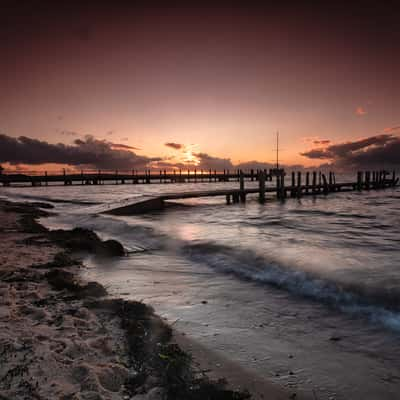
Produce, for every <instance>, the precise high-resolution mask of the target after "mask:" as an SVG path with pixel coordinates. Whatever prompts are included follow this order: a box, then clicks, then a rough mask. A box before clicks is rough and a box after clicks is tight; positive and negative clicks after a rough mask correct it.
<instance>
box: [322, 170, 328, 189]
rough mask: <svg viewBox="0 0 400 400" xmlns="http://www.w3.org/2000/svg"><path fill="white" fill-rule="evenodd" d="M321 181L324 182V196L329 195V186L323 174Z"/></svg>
mask: <svg viewBox="0 0 400 400" xmlns="http://www.w3.org/2000/svg"><path fill="white" fill-rule="evenodd" d="M322 180H323V182H324V194H328V193H329V186H328V182H327V180H326V176H325V174H322Z"/></svg>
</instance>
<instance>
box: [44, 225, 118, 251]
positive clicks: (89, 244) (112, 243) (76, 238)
mask: <svg viewBox="0 0 400 400" xmlns="http://www.w3.org/2000/svg"><path fill="white" fill-rule="evenodd" d="M50 237H51V238H52V239H53V240H54V241H55V242H56V243H59V244H60V245H61V246H65V247H66V248H68V249H69V250H72V251H87V252H90V253H95V254H100V255H103V256H109V257H111V256H123V255H125V249H124V247H123V246H122V244H121V243H119V242H118V241H116V240H106V241H104V242H103V241H102V240H101V239H100V238H99V237H98V236H97V235H96V233H94V232H93V231H91V230H90V229H85V228H74V229H72V230H70V231H65V230H63V229H58V230H55V231H51V232H50Z"/></svg>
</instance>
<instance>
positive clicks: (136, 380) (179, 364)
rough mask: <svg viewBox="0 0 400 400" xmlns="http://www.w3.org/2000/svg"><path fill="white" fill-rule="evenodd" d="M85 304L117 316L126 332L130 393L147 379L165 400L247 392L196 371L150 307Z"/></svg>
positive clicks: (218, 398)
mask: <svg viewBox="0 0 400 400" xmlns="http://www.w3.org/2000/svg"><path fill="white" fill-rule="evenodd" d="M85 305H86V306H88V307H94V308H99V309H103V310H104V309H106V310H108V311H111V313H112V314H113V315H117V316H118V317H119V319H120V321H121V327H122V328H123V330H124V331H125V334H126V338H127V342H128V347H129V358H130V363H131V366H132V367H133V369H134V370H135V371H136V373H135V374H134V375H133V376H131V377H130V378H129V379H128V382H126V384H125V386H126V387H127V388H128V390H129V391H130V393H131V394H132V395H135V394H139V393H143V392H146V391H147V389H148V381H149V380H151V381H152V386H157V387H160V388H162V390H163V392H162V393H163V398H164V399H166V400H245V399H249V398H250V394H249V393H248V392H247V391H246V392H237V391H232V390H229V389H227V388H226V387H225V382H224V381H222V380H221V381H218V382H214V381H211V380H209V379H208V378H207V377H206V376H205V375H203V374H199V373H197V372H196V371H195V370H194V368H193V366H192V358H191V356H190V355H189V354H188V353H186V352H184V351H183V350H182V349H180V348H179V346H178V345H176V344H173V343H170V340H171V336H172V329H171V327H170V326H169V325H167V324H166V323H165V322H164V321H163V320H162V319H161V318H160V317H158V316H157V315H156V314H154V311H153V309H152V308H151V307H149V306H147V305H146V304H144V303H141V302H136V301H125V300H122V299H105V300H98V301H88V302H86V304H85Z"/></svg>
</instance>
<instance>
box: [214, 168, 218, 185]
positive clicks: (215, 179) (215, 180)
mask: <svg viewBox="0 0 400 400" xmlns="http://www.w3.org/2000/svg"><path fill="white" fill-rule="evenodd" d="M214 182H217V170H216V169H214Z"/></svg>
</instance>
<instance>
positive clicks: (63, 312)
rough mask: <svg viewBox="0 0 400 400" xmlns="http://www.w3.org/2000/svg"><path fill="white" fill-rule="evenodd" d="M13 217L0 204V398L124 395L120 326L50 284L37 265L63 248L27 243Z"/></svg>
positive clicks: (124, 376)
mask: <svg viewBox="0 0 400 400" xmlns="http://www.w3.org/2000/svg"><path fill="white" fill-rule="evenodd" d="M17 220H18V214H17V213H13V212H7V213H6V212H4V211H3V210H0V221H1V231H0V255H1V256H0V277H1V281H0V293H1V297H0V361H1V362H0V398H6V399H16V400H17V399H65V400H67V399H71V400H72V399H77V400H78V399H93V400H94V399H99V400H100V399H104V400H106V399H110V400H114V399H121V398H124V397H123V396H124V387H123V383H124V381H125V379H126V377H127V376H128V369H127V368H126V366H125V364H124V361H123V360H121V356H122V355H123V354H124V349H123V348H121V345H120V343H119V341H118V340H116V338H118V335H119V336H121V335H122V333H121V332H118V327H117V324H114V326H112V328H109V329H107V326H106V325H107V324H106V322H107V323H108V322H109V321H104V320H102V318H101V317H100V316H99V315H97V314H96V313H95V312H93V311H91V310H89V309H88V308H86V307H84V305H83V300H75V299H74V300H68V299H67V298H68V296H69V293H67V292H66V291H61V292H60V291H56V290H54V289H53V288H52V287H51V286H50V285H49V283H48V282H47V280H46V279H45V274H46V273H47V272H48V271H47V270H46V269H45V268H38V267H37V266H40V265H43V264H46V263H48V262H50V261H52V260H53V259H54V256H55V255H56V254H57V253H59V252H60V251H61V249H60V248H58V247H56V246H55V245H53V244H52V243H50V242H48V243H43V244H40V245H32V244H31V245H27V244H24V240H26V239H27V238H28V237H32V234H28V233H24V232H22V231H21V227H20V225H19V224H18V222H17ZM35 266H36V267H35ZM76 268H79V265H75V266H73V267H71V269H72V270H73V269H76Z"/></svg>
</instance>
